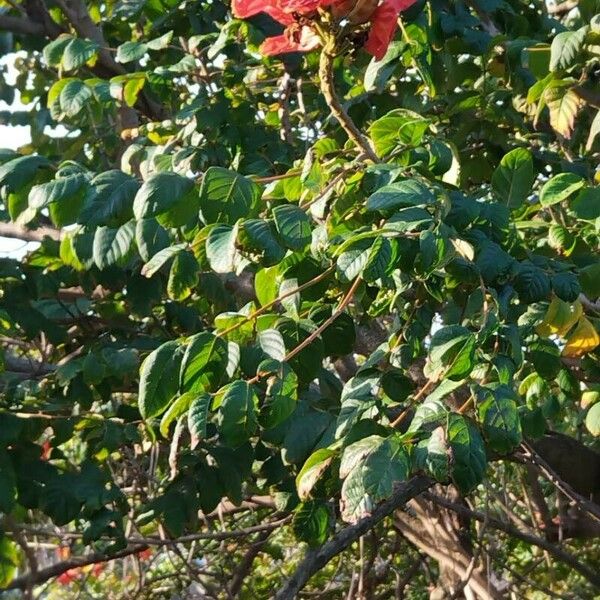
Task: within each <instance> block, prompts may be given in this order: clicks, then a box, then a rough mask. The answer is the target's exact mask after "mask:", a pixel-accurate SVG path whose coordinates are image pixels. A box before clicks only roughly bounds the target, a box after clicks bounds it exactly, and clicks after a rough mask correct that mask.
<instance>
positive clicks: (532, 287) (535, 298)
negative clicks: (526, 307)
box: [513, 263, 550, 303]
mask: <svg viewBox="0 0 600 600" xmlns="http://www.w3.org/2000/svg"><path fill="white" fill-rule="evenodd" d="M513 285H514V287H515V289H516V290H517V292H518V294H519V298H521V300H523V302H527V303H532V302H540V301H541V300H545V299H546V298H547V297H548V296H549V295H550V278H549V277H548V275H546V273H544V271H542V269H540V268H539V267H536V266H535V265H533V264H530V263H529V264H528V263H521V264H520V265H519V266H518V268H517V273H516V276H515V278H514V281H513Z"/></svg>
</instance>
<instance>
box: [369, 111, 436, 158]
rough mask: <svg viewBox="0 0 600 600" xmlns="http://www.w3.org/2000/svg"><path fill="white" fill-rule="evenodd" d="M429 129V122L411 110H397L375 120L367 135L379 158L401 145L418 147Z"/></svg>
mask: <svg viewBox="0 0 600 600" xmlns="http://www.w3.org/2000/svg"><path fill="white" fill-rule="evenodd" d="M428 128H429V121H428V120H427V119H425V118H424V117H422V116H421V115H419V114H418V113H415V112H413V111H411V110H407V109H405V108H399V109H396V110H393V111H391V112H389V113H388V114H387V115H385V116H383V117H381V118H380V119H377V120H376V121H374V122H373V124H372V125H371V127H370V128H369V134H370V137H371V139H372V140H373V144H374V145H375V150H376V152H377V154H378V155H379V156H385V155H387V154H389V153H390V152H391V151H392V150H394V148H395V147H396V146H397V145H399V144H401V145H406V146H418V145H419V144H420V143H421V140H422V139H423V136H424V135H425V132H426V131H427V129H428Z"/></svg>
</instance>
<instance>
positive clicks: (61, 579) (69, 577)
mask: <svg viewBox="0 0 600 600" xmlns="http://www.w3.org/2000/svg"><path fill="white" fill-rule="evenodd" d="M79 574H80V573H79V569H69V570H68V571H65V572H64V573H61V574H60V575H59V576H58V577H57V578H56V581H58V583H60V585H69V584H70V583H72V582H73V581H75V580H76V579H77V578H78V577H79Z"/></svg>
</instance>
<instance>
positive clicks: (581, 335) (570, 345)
mask: <svg viewBox="0 0 600 600" xmlns="http://www.w3.org/2000/svg"><path fill="white" fill-rule="evenodd" d="M599 345H600V335H598V332H597V331H596V328H595V327H594V326H593V325H592V323H590V321H588V320H587V319H586V318H585V317H582V318H581V319H580V320H579V324H578V325H577V328H576V329H575V331H574V332H573V335H571V337H569V339H568V340H567V344H566V346H565V347H564V349H563V351H562V355H563V356H567V357H569V358H576V357H578V356H582V355H583V354H587V353H588V352H591V351H592V350H594V348H597V347H598V346H599Z"/></svg>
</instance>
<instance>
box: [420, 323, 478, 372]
mask: <svg viewBox="0 0 600 600" xmlns="http://www.w3.org/2000/svg"><path fill="white" fill-rule="evenodd" d="M475 343H476V339H475V335H474V334H473V333H472V332H470V331H469V330H468V329H467V328H466V327H461V326H460V325H449V326H448V327H442V328H441V329H439V330H438V331H436V332H435V334H434V335H433V337H432V338H431V344H430V347H429V357H428V360H427V363H426V365H425V371H424V372H425V375H426V376H427V377H428V378H429V379H431V380H433V381H439V380H440V379H442V378H444V379H454V380H459V379H464V378H465V377H467V375H469V373H470V372H471V370H472V369H473V365H474V356H475Z"/></svg>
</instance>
